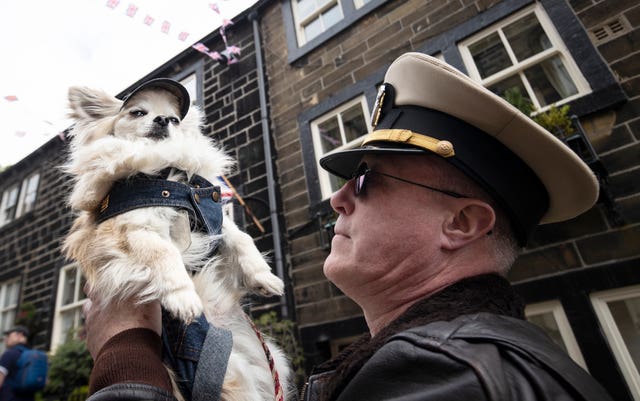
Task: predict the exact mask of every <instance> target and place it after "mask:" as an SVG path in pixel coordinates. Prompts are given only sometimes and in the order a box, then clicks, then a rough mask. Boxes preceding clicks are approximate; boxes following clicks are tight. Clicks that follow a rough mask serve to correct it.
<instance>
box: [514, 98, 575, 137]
mask: <svg viewBox="0 0 640 401" xmlns="http://www.w3.org/2000/svg"><path fill="white" fill-rule="evenodd" d="M502 97H503V98H504V99H505V100H506V101H507V102H509V103H511V105H513V106H515V107H516V108H517V109H518V110H520V111H521V112H522V113H523V114H525V115H527V116H530V117H531V115H532V114H533V113H534V111H535V110H534V107H533V103H531V101H530V100H529V99H527V98H526V97H524V96H522V94H521V93H520V89H518V88H509V89H507V90H506V91H504V94H503V95H502ZM531 119H533V121H535V122H536V123H538V125H540V126H541V127H542V128H544V129H546V130H547V131H549V132H551V133H552V134H554V135H555V136H557V137H559V138H561V139H563V138H565V137H567V136H569V135H571V134H573V133H574V132H575V128H574V127H573V123H572V121H571V117H570V116H569V105H568V104H565V105H564V106H561V107H557V106H555V105H551V106H550V107H549V108H548V109H547V110H546V111H544V112H541V113H537V114H535V115H533V116H532V117H531Z"/></svg>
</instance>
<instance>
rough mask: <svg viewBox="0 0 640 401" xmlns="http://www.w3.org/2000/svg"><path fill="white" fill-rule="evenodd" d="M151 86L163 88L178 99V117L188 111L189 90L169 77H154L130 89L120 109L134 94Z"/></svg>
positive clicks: (182, 116)
mask: <svg viewBox="0 0 640 401" xmlns="http://www.w3.org/2000/svg"><path fill="white" fill-rule="evenodd" d="M152 88H159V89H164V90H166V91H167V92H169V93H171V94H172V95H174V96H175V97H176V98H177V99H178V103H179V105H180V118H181V119H183V118H184V116H186V115H187V112H188V111H189V106H190V105H191V98H190V97H189V92H187V89H186V88H185V87H184V86H182V84H181V83H180V82H178V81H174V80H173V79H169V78H156V79H152V80H150V81H147V82H144V83H143V84H141V85H140V86H138V87H137V88H135V89H134V90H132V91H131V93H129V94H128V95H127V96H125V98H124V100H123V103H122V108H121V109H120V110H122V109H123V108H124V107H125V106H126V105H127V103H128V102H129V100H131V99H133V98H134V97H135V95H136V94H138V93H140V92H141V91H143V90H145V89H152Z"/></svg>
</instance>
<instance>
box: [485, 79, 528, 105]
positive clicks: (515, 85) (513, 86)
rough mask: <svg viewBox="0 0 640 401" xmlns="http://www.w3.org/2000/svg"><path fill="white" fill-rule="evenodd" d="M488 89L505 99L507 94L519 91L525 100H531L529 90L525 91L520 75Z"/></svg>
mask: <svg viewBox="0 0 640 401" xmlns="http://www.w3.org/2000/svg"><path fill="white" fill-rule="evenodd" d="M488 89H489V90H490V91H492V92H493V93H495V94H496V95H498V96H500V97H505V92H507V91H508V90H510V91H514V92H515V91H517V92H518V93H520V94H521V95H522V96H523V97H524V98H525V99H528V98H529V96H528V95H527V90H526V89H525V87H524V85H523V83H522V80H521V79H520V76H519V75H514V76H512V77H509V78H507V79H505V80H502V81H500V82H497V83H495V84H493V85H491V86H489V87H488Z"/></svg>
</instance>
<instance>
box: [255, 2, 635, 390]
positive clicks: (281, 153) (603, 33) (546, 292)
mask: <svg viewBox="0 0 640 401" xmlns="http://www.w3.org/2000/svg"><path fill="white" fill-rule="evenodd" d="M259 14H260V15H261V27H262V32H263V39H264V43H265V49H266V51H265V59H266V70H267V76H268V84H269V90H270V92H269V99H270V106H271V121H272V125H273V132H274V137H275V148H276V152H277V155H278V156H277V157H278V159H277V163H276V166H277V171H278V173H279V184H280V188H281V194H282V205H283V209H282V214H283V217H284V221H285V226H286V229H287V234H288V235H287V238H288V240H289V242H288V245H287V249H288V250H289V251H288V255H289V257H290V269H291V270H290V274H291V277H292V281H293V288H294V296H295V305H296V316H297V322H298V325H299V329H300V335H301V339H302V341H303V343H304V346H305V350H306V352H307V360H308V362H309V363H310V364H313V363H314V362H317V361H320V360H324V359H326V358H328V357H329V356H330V355H333V354H335V352H337V351H338V350H339V349H340V348H341V347H343V346H344V344H347V343H349V342H350V341H352V339H353V337H354V336H357V335H359V334H361V333H362V332H364V331H365V330H366V326H365V325H364V320H363V318H362V316H361V312H360V309H359V308H358V306H357V305H355V304H354V303H353V302H351V301H350V300H349V299H348V298H346V297H345V296H344V295H343V294H342V293H341V292H340V291H339V290H338V289H337V288H336V287H335V286H333V285H332V284H331V283H329V282H328V281H327V280H326V279H325V278H324V277H323V274H322V264H323V260H324V258H325V257H326V256H327V254H328V248H329V244H330V243H329V237H330V228H331V226H332V222H333V221H334V219H335V214H334V213H333V212H332V210H331V208H330V205H329V203H328V198H329V197H330V195H331V193H332V192H333V191H335V190H336V189H337V188H338V187H339V185H341V184H342V183H341V182H339V181H337V180H335V179H334V178H331V177H330V176H328V175H327V174H326V173H325V172H324V171H322V170H321V169H320V168H319V167H318V159H319V158H320V157H321V156H322V155H323V154H325V153H326V152H328V151H331V150H334V149H337V148H350V147H356V146H358V145H359V143H360V140H361V135H362V134H363V133H364V132H366V131H367V129H368V127H369V110H370V108H371V106H372V104H373V101H374V98H375V94H376V90H377V85H379V84H380V83H382V80H383V76H384V72H385V70H386V68H387V67H388V66H389V64H390V63H391V62H392V61H393V60H394V59H395V58H396V57H397V56H398V55H400V54H402V53H404V52H406V51H420V52H424V53H427V54H430V55H433V56H435V57H440V58H442V59H444V60H445V61H447V62H448V63H450V64H452V65H453V66H455V67H456V68H458V69H459V70H461V71H463V72H465V73H467V74H468V75H470V76H471V77H472V78H474V79H476V80H478V81H480V82H482V83H483V84H484V85H485V86H487V87H490V88H491V89H492V90H494V91H496V92H498V93H499V94H501V95H503V94H504V93H505V91H506V90H507V89H510V88H517V89H518V90H519V92H520V94H521V95H523V96H525V97H527V98H529V99H530V100H531V101H532V103H533V104H534V107H535V109H537V110H546V109H548V108H549V107H550V105H552V104H556V105H558V106H560V105H564V104H568V105H569V106H570V114H572V115H575V116H577V119H578V122H579V124H575V125H576V127H577V128H576V129H577V131H575V132H574V133H573V134H572V135H565V136H566V137H565V138H564V139H565V140H566V142H567V144H568V145H569V146H571V147H572V148H574V149H575V150H576V151H577V152H579V153H580V154H581V155H582V157H583V158H584V159H585V160H586V161H587V162H588V163H589V164H590V165H591V166H592V168H593V169H594V171H596V172H597V173H598V174H599V176H600V178H601V183H602V187H603V191H602V193H601V196H600V200H599V202H598V204H597V205H596V206H595V207H594V208H593V209H592V210H590V211H589V212H588V213H586V214H584V215H582V216H580V217H578V218H576V219H574V220H572V221H569V222H565V223H560V224H552V225H547V226H541V227H540V229H539V230H538V231H537V232H536V233H535V235H534V238H533V240H532V241H531V242H530V244H529V246H528V247H527V248H526V249H525V250H524V252H523V255H522V257H521V258H520V259H519V261H518V262H517V263H516V264H515V266H514V267H513V269H512V270H511V273H510V277H509V278H510V280H511V281H512V282H513V283H515V285H516V288H517V290H518V292H519V293H520V294H522V296H523V297H524V299H525V300H526V302H527V304H528V307H527V315H528V316H529V318H530V319H531V320H534V321H535V322H537V323H539V324H540V325H542V326H543V327H545V329H546V330H547V331H548V332H549V333H550V334H551V335H552V336H554V338H556V340H557V341H558V342H559V343H561V344H562V345H563V346H564V347H565V348H566V349H567V351H568V352H569V353H570V355H571V356H572V357H573V358H574V359H575V360H576V361H578V363H580V364H581V365H582V366H584V367H585V368H587V369H588V370H589V371H590V372H591V374H592V375H593V376H595V377H596V378H597V379H598V380H600V381H601V382H602V383H603V384H604V385H605V386H606V387H607V389H608V390H609V391H610V392H611V393H612V394H613V395H614V399H618V400H630V399H636V400H640V387H638V383H640V381H639V380H640V376H639V375H638V373H637V372H638V370H637V368H636V366H637V364H638V363H639V362H640V354H639V353H638V351H637V350H638V345H640V332H639V331H638V323H637V322H638V320H639V319H640V317H639V315H638V312H637V311H638V310H639V309H638V308H639V307H640V286H638V284H639V283H640V274H639V273H638V263H640V259H639V257H640V235H639V234H640V225H639V224H638V223H639V221H640V213H639V209H638V202H639V201H640V193H639V191H640V185H639V184H638V183H640V180H639V175H640V169H639V162H640V159H639V158H638V154H640V153H639V152H638V151H639V149H640V148H639V143H638V139H640V118H639V117H640V107H639V105H640V97H639V95H640V86H639V85H638V83H639V82H640V81H639V79H638V77H639V73H640V71H639V70H638V65H640V63H639V60H640V51H639V50H640V48H639V46H638V33H639V32H640V30H639V29H638V28H639V23H640V6H638V5H637V2H633V1H630V0H621V1H595V0H539V1H533V0H505V1H485V0H468V1H467V0H464V1H463V0H460V1H457V0H456V1H445V0H429V1H424V0H368V1H366V0H342V1H337V0H336V1H329V0H327V1H316V2H309V1H304V2H303V1H299V0H283V1H281V2H269V3H268V4H266V5H264V6H263V7H262V8H261V9H260V13H259ZM580 127H581V128H582V130H583V131H584V132H582V131H580V130H579V129H580Z"/></svg>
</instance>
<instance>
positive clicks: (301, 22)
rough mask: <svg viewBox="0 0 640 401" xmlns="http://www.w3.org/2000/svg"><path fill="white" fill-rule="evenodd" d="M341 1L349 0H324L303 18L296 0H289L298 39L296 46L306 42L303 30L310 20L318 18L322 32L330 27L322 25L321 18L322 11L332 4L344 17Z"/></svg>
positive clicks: (329, 7)
mask: <svg viewBox="0 0 640 401" xmlns="http://www.w3.org/2000/svg"><path fill="white" fill-rule="evenodd" d="M342 1H350V0H325V4H323V5H322V6H320V7H318V8H317V9H316V10H315V11H314V12H313V13H311V14H309V15H308V16H306V17H305V18H304V19H303V18H302V16H300V11H298V0H291V8H292V12H293V24H294V25H295V27H296V37H297V39H298V46H303V45H304V44H306V43H307V42H308V40H307V37H306V34H305V32H304V28H305V27H306V26H307V25H309V24H310V23H311V22H313V21H315V20H317V19H319V18H320V23H321V24H322V32H325V31H326V30H327V29H329V28H330V27H331V26H333V25H331V26H330V27H325V26H324V21H323V20H322V19H321V15H322V13H324V12H325V11H327V10H329V9H331V8H332V7H334V6H336V5H337V6H338V8H339V9H340V12H341V13H342V19H344V9H343V7H342V3H341V2H342ZM315 37H317V36H315Z"/></svg>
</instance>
